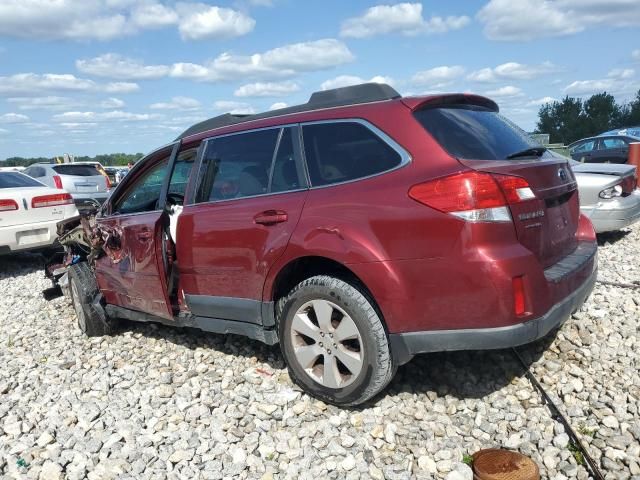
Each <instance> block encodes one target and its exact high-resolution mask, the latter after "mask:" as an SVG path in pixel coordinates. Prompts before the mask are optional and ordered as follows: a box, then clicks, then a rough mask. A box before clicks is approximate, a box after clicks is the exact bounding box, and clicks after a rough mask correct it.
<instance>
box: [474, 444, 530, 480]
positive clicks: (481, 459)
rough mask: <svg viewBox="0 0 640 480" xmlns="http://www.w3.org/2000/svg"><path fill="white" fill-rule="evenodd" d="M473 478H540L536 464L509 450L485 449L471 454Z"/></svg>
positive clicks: (522, 479)
mask: <svg viewBox="0 0 640 480" xmlns="http://www.w3.org/2000/svg"><path fill="white" fill-rule="evenodd" d="M473 478H474V480H540V470H539V469H538V465H536V463H535V462H534V461H533V460H531V459H530V458H529V457H525V456H524V455H522V454H520V453H518V452H512V451H510V450H499V449H487V450H480V451H479V452H476V453H475V454H474V455H473Z"/></svg>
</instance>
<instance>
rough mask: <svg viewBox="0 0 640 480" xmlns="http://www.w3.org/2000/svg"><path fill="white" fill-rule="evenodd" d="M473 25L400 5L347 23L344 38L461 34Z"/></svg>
mask: <svg viewBox="0 0 640 480" xmlns="http://www.w3.org/2000/svg"><path fill="white" fill-rule="evenodd" d="M469 22H470V19H469V17H467V16H460V17H456V16H449V17H439V16H432V17H431V18H429V19H425V18H424V17H423V16H422V4H421V3H397V4H395V5H377V6H375V7H371V8H368V9H367V10H366V11H365V12H364V13H363V14H362V15H361V16H359V17H354V18H350V19H348V20H346V21H345V22H343V24H342V28H341V30H340V35H342V36H343V37H353V38H366V37H372V36H375V35H383V34H387V33H401V34H403V35H418V34H421V33H431V34H433V33H445V32H447V31H449V30H458V29H460V28H462V27H464V26H466V25H467V24H468V23H469Z"/></svg>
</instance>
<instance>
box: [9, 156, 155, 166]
mask: <svg viewBox="0 0 640 480" xmlns="http://www.w3.org/2000/svg"><path fill="white" fill-rule="evenodd" d="M143 156H144V154H143V153H108V154H104V155H96V156H95V157H89V156H77V157H75V161H76V162H100V163H101V164H102V165H103V166H105V167H106V166H112V165H119V166H124V165H127V164H128V163H129V162H131V163H136V162H137V161H138V160H140V159H141V158H142V157H143ZM58 158H62V155H61V156H59V157H58ZM54 161H55V158H53V157H51V158H48V157H32V158H24V157H10V158H7V159H6V160H5V161H0V167H26V166H28V165H31V164H32V163H50V162H54Z"/></svg>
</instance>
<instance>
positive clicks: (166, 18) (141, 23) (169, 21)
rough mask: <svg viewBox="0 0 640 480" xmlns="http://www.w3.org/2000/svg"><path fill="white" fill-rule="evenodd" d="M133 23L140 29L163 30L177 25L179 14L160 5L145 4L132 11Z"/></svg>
mask: <svg viewBox="0 0 640 480" xmlns="http://www.w3.org/2000/svg"><path fill="white" fill-rule="evenodd" d="M131 21H132V22H133V23H134V24H135V25H136V26H138V27H140V28H161V27H166V26H167V25H173V24H175V23H177V22H178V14H177V13H176V11H175V10H173V9H172V8H169V7H167V6H165V5H161V4H159V3H143V4H142V5H136V6H135V7H134V9H133V10H132V11H131Z"/></svg>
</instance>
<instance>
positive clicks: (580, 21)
mask: <svg viewBox="0 0 640 480" xmlns="http://www.w3.org/2000/svg"><path fill="white" fill-rule="evenodd" d="M477 17H478V19H479V20H480V21H481V22H482V23H484V33H485V35H486V36H487V37H488V38H490V39H491V40H500V41H529V40H534V39H536V38H542V37H556V36H562V35H571V34H574V33H577V32H581V31H583V30H585V29H586V28H589V27H592V26H598V25H602V26H610V27H632V26H638V25H640V3H639V2H638V1H637V0H544V1H540V0H518V1H513V0H490V1H489V3H487V4H486V5H485V6H484V7H483V8H482V9H481V10H480V11H479V12H478V15H477Z"/></svg>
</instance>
